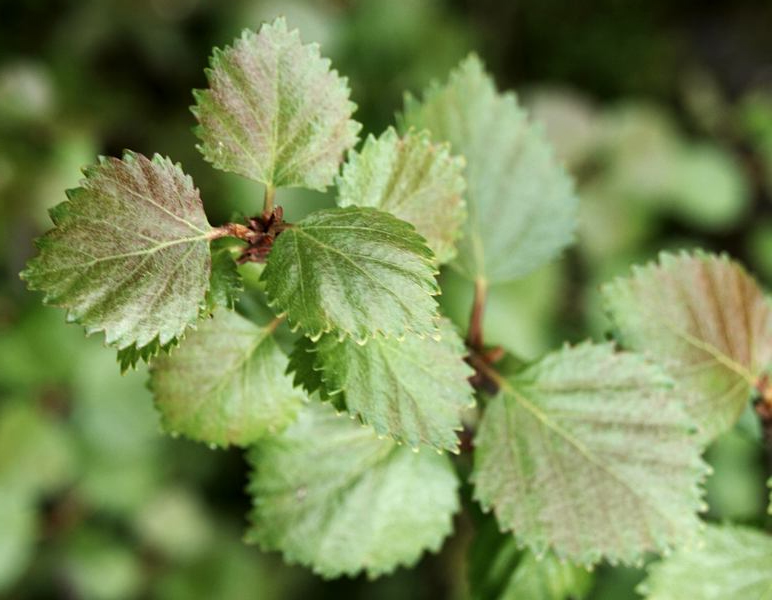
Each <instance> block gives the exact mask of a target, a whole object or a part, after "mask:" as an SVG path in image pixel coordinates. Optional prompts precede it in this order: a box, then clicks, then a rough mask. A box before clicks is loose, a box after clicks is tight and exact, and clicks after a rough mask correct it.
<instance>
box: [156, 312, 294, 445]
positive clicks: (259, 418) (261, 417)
mask: <svg viewBox="0 0 772 600" xmlns="http://www.w3.org/2000/svg"><path fill="white" fill-rule="evenodd" d="M272 330H273V328H272V327H271V326H264V327H259V326H257V325H255V324H254V323H252V322H251V321H249V320H247V319H245V318H244V317H242V316H240V315H238V314H237V313H235V312H233V311H229V310H225V309H219V310H218V311H216V312H215V313H214V316H213V317H212V318H211V319H206V320H204V321H202V322H201V323H200V324H199V326H198V327H197V329H196V330H195V331H192V332H190V333H189V334H188V335H187V336H186V337H185V339H184V340H182V342H181V343H180V347H179V348H177V349H176V350H174V351H173V352H172V353H171V354H170V355H162V356H160V357H158V358H156V359H155V360H153V362H152V363H151V368H150V388H151V390H152V391H153V394H154V396H155V403H156V407H157V408H158V411H159V412H160V413H161V420H162V423H163V426H164V428H165V429H166V430H167V431H169V432H170V433H172V434H177V433H179V434H182V435H185V436H187V437H189V438H190V439H193V440H197V441H202V442H206V443H209V444H216V445H218V446H227V445H229V444H235V445H238V446H245V445H248V444H251V443H253V442H255V441H256V440H258V439H260V438H261V437H263V436H265V435H268V434H273V433H276V432H279V431H281V430H282V429H284V428H285V427H286V426H287V425H289V424H290V423H291V422H292V421H293V420H294V418H295V416H296V414H297V412H298V411H299V410H300V408H301V407H302V406H303V403H304V400H305V395H304V394H303V392H302V391H300V390H297V389H295V388H294V387H293V386H292V380H291V379H290V378H289V377H288V376H287V375H285V374H284V372H285V370H286V368H287V357H286V356H285V355H284V353H283V352H282V351H281V349H279V347H278V346H277V344H276V342H275V341H274V339H273V336H272Z"/></svg>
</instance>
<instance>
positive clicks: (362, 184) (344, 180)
mask: <svg viewBox="0 0 772 600" xmlns="http://www.w3.org/2000/svg"><path fill="white" fill-rule="evenodd" d="M463 171H464V161H463V159H461V158H458V157H452V156H451V155H450V152H449V149H448V146H447V145H444V144H443V145H434V144H432V143H431V142H430V140H429V134H428V132H421V133H415V132H412V131H411V132H408V133H407V134H406V135H404V136H403V137H402V138H400V137H399V136H398V135H397V132H396V131H394V129H393V128H391V127H390V128H389V129H387V130H386V132H385V133H384V134H383V135H381V137H380V138H378V139H376V138H374V137H373V136H369V137H368V138H367V141H366V142H365V145H364V147H363V148H362V152H361V153H358V154H357V153H356V152H352V153H351V154H350V155H349V158H348V161H347V162H346V164H345V165H344V166H343V174H342V176H341V177H340V179H339V181H338V190H339V196H338V205H339V206H352V205H356V206H372V207H374V208H379V209H381V210H385V211H386V212H390V213H391V214H393V215H395V216H397V217H399V218H400V219H402V220H404V221H407V222H408V223H412V224H413V225H415V228H416V230H417V231H418V233H420V234H421V235H422V236H423V237H424V238H426V241H427V243H428V245H429V247H430V248H431V249H432V250H433V251H434V254H435V255H436V257H437V261H438V262H440V263H444V262H448V261H449V260H450V259H451V258H453V257H454V256H455V255H456V248H455V242H456V238H458V236H459V234H460V227H461V224H462V223H463V222H464V219H465V218H466V209H465V206H464V200H463V198H462V193H463V191H464V188H465V183H464V176H463Z"/></svg>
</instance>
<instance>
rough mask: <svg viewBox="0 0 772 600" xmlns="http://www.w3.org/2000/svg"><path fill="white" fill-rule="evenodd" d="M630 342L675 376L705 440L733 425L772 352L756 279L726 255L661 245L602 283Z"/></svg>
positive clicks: (771, 331)
mask: <svg viewBox="0 0 772 600" xmlns="http://www.w3.org/2000/svg"><path fill="white" fill-rule="evenodd" d="M603 296H604V301H605V303H606V306H607V308H608V310H609V312H610V313H611V316H612V318H613V320H614V323H615V324H616V327H617V328H618V330H619V333H620V335H621V338H622V342H623V344H624V345H625V346H627V347H628V348H631V349H634V350H638V351H641V352H645V353H646V354H648V355H650V356H651V357H652V359H654V360H656V361H658V362H660V363H662V364H663V365H664V366H665V368H666V369H667V370H668V372H669V373H670V375H671V376H672V377H673V378H675V379H677V380H678V382H679V384H680V387H681V389H683V390H684V391H686V392H688V395H687V396H686V397H685V399H686V401H687V410H688V411H689V413H690V415H691V416H692V418H693V419H694V421H695V422H696V423H697V424H698V426H699V427H700V429H701V432H702V435H703V437H704V438H705V439H706V440H710V439H712V438H714V437H715V436H716V435H718V434H719V433H721V432H722V431H725V430H726V429H728V428H729V427H731V426H732V425H733V424H734V423H735V422H736V421H737V419H738V418H739V416H740V413H742V411H743V409H744V408H745V406H746V405H747V403H748V399H749V397H750V391H751V386H752V385H753V384H754V382H755V380H756V377H758V375H759V373H760V371H761V369H763V368H765V367H767V366H768V365H769V363H770V360H771V359H772V311H770V307H769V302H768V301H767V299H766V298H765V297H764V294H763V292H762V290H761V289H760V288H759V286H758V285H757V284H756V282H755V281H754V280H753V279H752V278H751V277H750V276H749V275H748V274H747V273H746V272H745V270H744V269H743V268H742V267H741V266H740V265H739V264H737V263H736V262H734V261H732V260H730V259H728V258H727V257H725V256H716V255H711V254H705V253H703V252H695V253H692V254H687V253H681V254H677V255H673V254H666V253H663V254H661V255H660V258H659V264H655V263H651V264H649V265H646V266H645V267H637V268H634V269H633V274H632V276H630V277H628V278H624V279H617V280H616V281H614V282H613V283H610V284H608V285H606V286H604V288H603Z"/></svg>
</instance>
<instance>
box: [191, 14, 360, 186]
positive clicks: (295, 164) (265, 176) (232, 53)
mask: <svg viewBox="0 0 772 600" xmlns="http://www.w3.org/2000/svg"><path fill="white" fill-rule="evenodd" d="M207 79H208V80H209V89H206V90H197V91H196V92H195V98H196V106H195V107H193V113H194V114H195V115H196V118H197V119H198V121H199V123H200V126H199V127H198V128H197V130H196V133H197V135H198V137H199V138H200V139H201V144H200V146H199V149H200V150H201V152H202V154H203V155H204V158H205V159H206V160H208V161H209V162H211V163H212V164H213V165H214V166H215V167H217V168H218V169H223V170H224V171H232V172H234V173H238V174H240V175H244V176H245V177H250V178H251V179H255V180H257V181H261V182H263V183H265V184H266V185H269V186H273V187H293V186H300V187H307V188H311V189H317V190H324V189H325V188H326V187H327V186H328V185H329V184H330V183H332V181H333V178H334V177H335V175H336V174H337V172H338V166H339V165H340V163H341V161H342V160H343V154H344V152H345V151H346V150H348V149H349V148H351V147H352V146H353V145H354V144H355V143H356V140H357V133H358V132H359V128H360V125H359V123H357V122H356V121H353V120H351V118H350V117H351V114H352V113H353V112H354V109H355V108H356V107H355V105H354V104H353V103H352V102H351V101H350V100H349V89H348V84H347V82H346V79H344V78H342V77H339V76H338V74H337V72H336V71H331V70H330V61H329V60H328V59H326V58H322V57H321V56H320V55H319V46H318V45H317V44H308V45H303V44H301V42H300V36H299V35H298V32H297V31H288V30H287V24H286V22H285V20H284V19H283V18H279V19H276V20H275V21H274V22H273V23H271V24H265V25H263V26H262V27H261V28H260V32H259V33H254V32H252V31H244V33H243V34H242V36H241V37H240V38H239V39H237V40H236V41H235V42H234V44H233V46H230V47H226V48H225V49H224V50H219V49H215V51H214V54H213V56H212V58H211V68H210V69H208V70H207Z"/></svg>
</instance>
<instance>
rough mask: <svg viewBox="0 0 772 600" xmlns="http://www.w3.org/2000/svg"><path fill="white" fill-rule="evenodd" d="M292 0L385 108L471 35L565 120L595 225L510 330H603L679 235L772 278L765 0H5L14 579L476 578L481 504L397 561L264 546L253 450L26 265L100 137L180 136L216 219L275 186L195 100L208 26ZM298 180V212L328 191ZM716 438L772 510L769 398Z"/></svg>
mask: <svg viewBox="0 0 772 600" xmlns="http://www.w3.org/2000/svg"><path fill="white" fill-rule="evenodd" d="M279 14H284V15H286V16H287V18H288V21H289V23H290V25H291V26H293V27H297V28H299V29H300V30H301V35H302V38H303V39H304V40H305V41H317V42H319V43H321V45H322V48H323V53H324V54H326V55H327V56H330V57H331V58H332V59H333V61H334V64H335V66H336V67H337V68H338V70H339V71H340V72H341V73H343V74H344V75H347V76H348V77H349V79H350V82H351V86H352V94H353V97H354V100H355V101H356V102H357V104H358V105H359V110H358V111H357V114H356V117H357V118H358V119H359V120H360V121H362V122H363V123H364V125H365V127H364V131H365V132H373V133H379V132H380V131H381V130H383V129H384V128H385V127H386V126H387V125H388V124H390V123H391V122H392V119H393V115H394V112H395V111H396V110H398V109H399V108H400V105H401V97H402V92H403V90H412V91H414V92H420V90H422V89H423V88H424V87H425V86H426V84H427V83H428V82H429V81H430V80H431V79H432V78H437V79H444V78H445V77H446V74H447V71H448V70H449V69H450V68H451V67H453V66H454V65H455V64H456V63H457V62H458V61H459V60H460V59H461V58H462V57H463V56H464V55H466V54H467V53H468V52H469V51H470V50H472V49H474V50H476V51H477V52H478V53H479V54H480V55H481V56H482V57H483V59H484V60H485V61H486V63H487V64H488V65H489V67H490V69H491V70H492V71H493V73H494V74H495V76H496V78H497V81H498V83H499V85H500V86H501V87H505V88H514V89H516V90H517V92H518V94H519V96H520V99H521V101H522V102H524V103H525V104H526V105H528V106H529V107H530V109H531V110H532V114H533V116H534V118H535V119H537V120H539V121H540V122H542V123H543V126H544V127H545V129H546V131H547V134H548V136H549V137H550V138H551V139H552V140H553V142H554V144H555V147H556V152H557V154H558V155H559V156H560V157H561V159H562V160H563V161H564V162H565V163H566V165H567V166H568V168H569V169H570V170H571V172H572V173H573V174H574V176H575V178H576V180H577V186H578V190H579V193H580V196H581V200H582V204H581V206H582V208H581V223H580V227H579V231H578V235H577V244H576V246H575V247H574V248H573V249H572V250H571V251H570V252H569V253H567V254H566V255H565V256H564V257H563V258H562V259H561V260H560V261H558V262H555V263H554V264H552V265H550V266H548V267H547V268H544V269H542V270H540V271H538V272H537V273H535V274H533V275H531V276H529V277H528V278H527V279H526V280H525V281H521V282H518V283H516V284H512V285H507V286H502V287H499V288H494V289H493V290H492V292H491V298H490V304H489V309H488V312H487V315H486V324H487V331H488V340H489V341H490V342H491V343H498V344H501V345H502V346H504V347H505V348H507V349H509V350H511V351H512V352H515V353H517V354H518V355H520V356H524V357H529V358H530V357H535V356H538V355H539V354H541V353H542V352H544V351H546V350H547V349H549V348H552V347H555V346H556V345H557V344H559V343H561V342H562V341H563V340H570V341H578V340H581V339H583V338H586V337H589V336H593V337H595V338H596V339H597V338H600V337H602V336H604V335H605V334H606V333H607V330H608V322H607V321H606V320H605V318H604V316H603V314H602V312H601V310H600V308H599V305H598V297H597V293H596V289H597V285H598V284H599V283H600V282H602V281H604V280H606V279H608V278H610V277H613V276H615V275H617V274H621V273H624V272H625V271H626V270H627V269H628V267H629V265H630V264H631V263H632V262H638V261H642V260H648V259H650V258H652V257H654V256H655V255H656V252H657V251H658V250H659V249H664V248H676V247H691V246H701V247H705V248H709V249H713V250H726V251H728V252H729V253H731V254H732V255H733V256H735V257H737V258H739V259H741V260H742V261H744V262H745V263H746V264H747V265H748V266H749V268H750V269H751V270H752V271H753V272H754V273H755V274H756V275H757V276H758V277H759V278H760V279H761V281H762V282H763V283H765V285H772V37H770V36H769V25H770V24H772V2H769V1H768V0H765V1H757V2H752V1H750V0H734V1H732V2H718V1H717V2H709V1H700V2H696V1H691V2H688V1H685V2H673V1H672V0H648V1H645V2H644V1H635V0H627V1H621V0H592V1H589V0H588V1H586V2H558V1H555V0H528V1H519V2H518V1H515V0H306V1H301V0H294V1H287V0H285V1H279V0H275V1H261V0H229V1H227V2H225V1H221V2H213V1H212V2H207V1H205V0H48V1H46V0H18V1H16V2H11V1H10V0H0V270H1V272H2V277H0V597H3V598H66V599H70V598H73V599H80V598H84V599H85V598H89V599H90V598H95V599H121V598H160V599H183V598H184V599H187V598H202V599H203V598H206V599H210V598H212V599H214V598H216V599H225V600H228V599H242V598H243V599H251V598H260V599H263V598H269V599H270V598H282V599H284V598H290V599H292V598H340V597H346V598H349V597H350V598H368V599H376V600H377V599H379V598H400V599H412V598H416V599H418V598H427V599H428V598H432V599H435V598H459V599H460V598H465V597H467V595H468V591H467V589H466V585H465V581H466V571H467V567H466V564H467V561H466V556H467V554H468V552H469V551H470V550H469V546H470V539H471V538H472V536H473V535H474V533H475V530H476V529H477V528H478V526H477V525H475V523H476V522H477V521H478V519H477V518H476V517H475V516H474V511H471V514H472V516H464V517H460V518H459V519H458V520H457V526H458V527H457V529H458V535H457V536H456V537H455V538H454V539H453V540H451V541H449V542H448V543H447V544H446V546H445V548H444V549H443V551H442V552H441V553H440V554H439V555H437V556H427V557H425V558H424V559H423V560H422V562H421V563H420V564H419V566H418V568H417V569H415V570H412V571H409V570H405V569H402V570H400V571H398V572H397V573H396V574H395V575H393V576H390V577H386V578H383V579H380V580H378V581H377V582H375V583H369V582H367V581H365V580H363V579H354V580H342V581H336V582H323V581H321V580H320V579H318V578H316V577H314V576H312V575H311V574H310V573H308V572H307V571H305V570H303V569H300V568H295V567H287V566H284V565H283V564H282V562H281V560H280V557H278V556H276V555H264V554H261V553H260V552H259V551H258V550H256V549H255V548H252V547H248V546H245V545H244V544H243V543H242V542H241V535H242V531H243V527H244V525H245V522H244V514H245V512H246V510H247V508H248V503H249V500H248V498H247V497H246V495H245V493H244V491H243V489H244V485H245V481H246V473H245V465H244V461H243V460H242V456H241V453H240V452H239V451H237V450H230V451H222V450H219V451H211V450H209V449H208V448H206V447H204V446H201V445H196V444H193V443H191V442H187V441H183V440H181V439H177V440H175V439H171V438H169V437H167V436H164V435H163V434H162V433H161V431H160V428H159V424H158V418H157V416H156V414H155V412H154V409H153V406H152V400H151V397H150V394H149V392H148V391H147V390H146V389H145V386H144V382H145V373H144V368H143V369H140V370H139V372H132V373H129V374H127V375H126V376H123V377H122V376H120V375H119V369H118V366H117V364H116V363H115V358H114V353H113V352H112V351H109V350H105V349H104V348H103V347H102V344H101V340H99V339H96V338H90V339H86V338H85V337H84V335H83V333H82V331H81V329H80V328H79V327H76V326H66V325H65V324H64V318H63V314H62V313H61V312H60V311H57V310H54V309H51V308H43V307H42V306H41V305H40V298H39V297H38V296H37V295H34V294H31V293H29V292H27V291H26V290H25V289H24V287H23V285H22V283H21V282H20V281H19V279H18V276H17V274H18V272H19V271H20V270H21V269H22V267H23V265H24V263H25V261H26V260H27V259H28V258H29V256H30V255H31V254H32V253H33V251H34V250H33V246H32V239H33V238H34V237H35V236H37V235H39V234H40V233H42V231H44V230H45V229H46V228H47V227H48V218H47V215H46V210H47V209H48V208H49V207H51V206H53V205H54V204H56V203H58V202H61V201H62V200H64V189H65V188H68V187H73V186H75V185H77V182H78V180H79V177H80V172H79V169H80V167H82V166H84V165H86V164H88V163H90V162H93V161H94V159H95V157H96V155H97V154H112V155H117V154H119V153H120V152H121V150H122V149H123V148H131V149H133V150H136V151H138V152H142V153H144V154H152V153H153V152H159V153H162V154H168V155H170V156H171V157H172V158H173V159H174V160H176V161H180V162H181V163H182V165H183V167H184V169H185V170H186V171H187V172H189V173H190V174H192V176H193V178H194V180H195V181H196V183H197V184H198V186H199V187H200V188H201V191H202V194H203V197H204V200H205V204H206V208H207V213H208V215H209V217H210V221H211V222H212V223H218V222H221V221H223V220H225V219H227V218H228V217H229V216H230V215H231V214H232V213H234V212H246V213H254V212H256V210H257V209H258V207H259V206H260V201H261V200H260V199H261V190H260V188H259V186H257V185H253V184H251V183H249V182H247V181H245V180H242V179H240V178H238V177H237V176H233V175H228V174H224V173H220V172H217V171H215V170H213V169H211V168H210V167H209V166H208V165H207V164H205V163H204V161H203V160H202V158H201V157H200V156H199V155H198V153H197V151H196V150H195V147H194V146H195V138H194V135H193V134H192V132H191V127H192V125H193V117H192V116H191V114H190V113H189V111H188V108H187V107H188V105H190V104H191V102H192V98H191V93H190V91H191V89H192V88H195V87H204V86H205V78H204V73H203V69H204V67H205V66H206V63H207V57H208V55H209V53H210V51H211V48H212V46H215V45H220V46H221V45H223V44H225V43H229V42H230V41H231V40H232V39H233V38H234V37H235V36H236V35H237V34H238V33H239V32H240V30H241V29H242V28H245V27H250V28H255V29H256V28H257V27H258V26H259V24H260V23H261V22H262V21H263V20H268V19H272V18H273V17H274V16H276V15H279ZM278 201H279V202H280V203H282V204H283V205H284V206H285V209H286V210H287V212H288V213H289V217H290V219H293V218H297V217H298V216H300V215H302V214H304V213H305V212H308V211H309V210H312V209H314V208H318V207H320V206H324V205H326V204H329V203H331V197H330V196H329V195H325V194H319V193H311V192H309V193H303V192H295V191H285V192H280V196H279V198H278ZM442 283H443V289H444V295H443V296H442V302H443V305H444V308H445V310H446V311H447V313H448V314H449V315H450V316H451V317H453V318H454V320H456V322H457V323H458V324H459V326H461V327H463V326H464V324H465V321H466V317H467V313H468V310H469V305H470V301H471V294H472V291H471V289H470V287H469V285H468V284H466V283H465V282H463V281H461V280H459V279H458V278H457V277H454V276H453V274H452V273H444V274H443V277H442ZM708 459H709V461H710V462H711V463H712V465H713V466H714V469H715V474H714V475H713V476H712V478H711V479H710V481H709V483H708V502H709V503H710V506H711V508H710V512H709V514H708V518H711V519H717V520H722V519H732V520H735V521H738V522H744V523H752V524H762V523H763V519H764V513H765V504H764V500H765V498H764V495H765V491H764V484H763V482H764V480H765V473H764V463H763V460H762V452H761V446H760V444H759V442H758V431H757V428H756V424H755V422H754V419H753V418H752V415H747V418H745V419H744V420H743V421H742V422H741V424H740V425H739V426H738V427H737V428H736V430H735V431H733V432H730V433H729V434H727V435H725V436H724V437H722V438H721V439H719V440H718V441H717V442H716V443H715V444H714V446H713V447H711V448H710V449H709V453H708ZM466 494H467V497H466V498H465V501H466V502H467V505H469V498H468V490H467V491H466ZM481 528H483V529H484V527H482V526H481ZM488 537H490V536H488ZM478 545H479V544H478ZM495 545H496V542H495V540H494V541H492V542H491V543H490V544H489V545H488V546H484V549H483V551H482V552H483V555H482V556H483V559H484V558H485V552H490V554H491V557H492V558H493V553H494V550H495V548H494V547H495ZM478 552H479V550H478ZM475 560H477V561H479V560H481V559H480V555H479V554H478V555H477V556H476V559H475ZM641 576H642V572H641V571H640V570H639V569H611V568H609V567H603V568H600V569H599V570H598V571H597V573H596V574H595V575H594V576H593V579H592V581H590V582H589V583H588V585H587V587H588V597H589V598H594V599H613V600H616V599H625V598H634V597H635V594H634V592H633V589H634V586H635V583H636V582H637V581H638V580H639V579H640V578H641Z"/></svg>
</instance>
